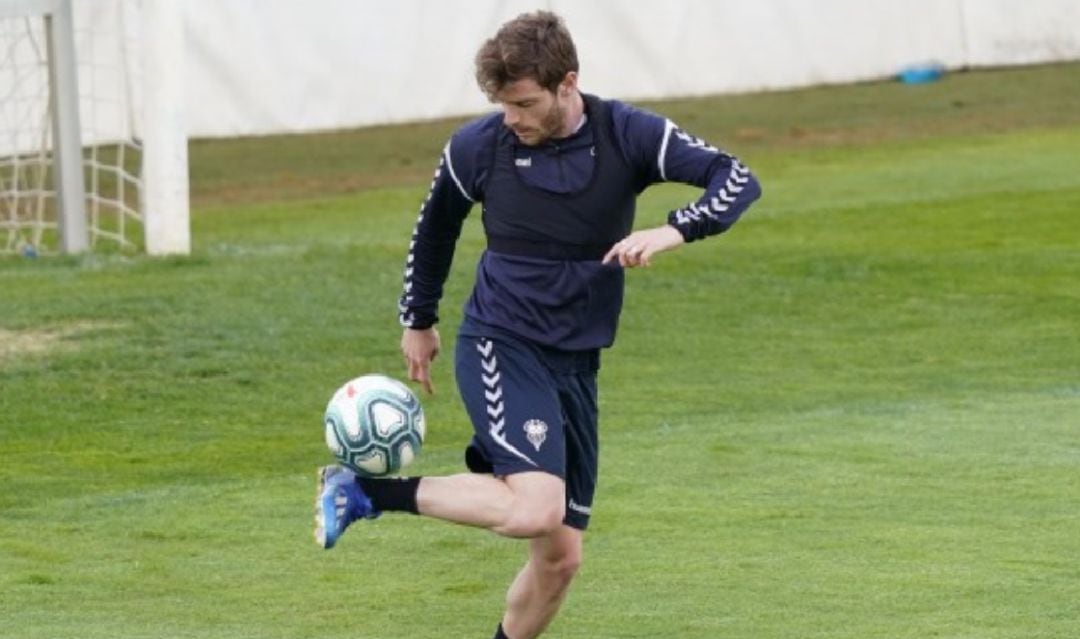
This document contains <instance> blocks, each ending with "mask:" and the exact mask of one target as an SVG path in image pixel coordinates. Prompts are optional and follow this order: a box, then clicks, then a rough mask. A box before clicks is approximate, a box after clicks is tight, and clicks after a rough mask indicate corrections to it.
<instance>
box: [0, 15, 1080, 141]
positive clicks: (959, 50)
mask: <svg viewBox="0 0 1080 639" xmlns="http://www.w3.org/2000/svg"><path fill="white" fill-rule="evenodd" d="M0 1H2V0H0ZM150 1H154V2H180V0H141V2H150ZM139 3H140V0H75V17H76V25H77V28H88V27H92V23H93V22H94V21H95V20H102V19H104V18H105V17H107V16H108V15H110V14H111V13H115V12H114V11H112V12H111V11H108V10H105V8H104V5H109V4H112V5H131V4H134V5H136V6H137V5H139ZM537 8H545V9H550V10H553V11H555V12H557V13H559V14H561V15H562V16H563V17H564V18H565V19H566V22H567V24H568V26H569V27H570V30H571V32H572V33H573V35H574V37H575V40H576V42H577V45H578V54H579V57H580V59H581V65H582V69H581V84H582V87H583V88H584V89H586V90H588V91H590V92H595V93H598V94H600V95H604V96H609V97H621V98H627V99H647V98H661V97H677V96H693V95H707V94H715V93H729V92H745V91H755V90H761V89H780V88H790V87H798V86H806V85H812V84H819V83H838V82H850V81H856V80H866V79H873V78H884V77H889V76H892V75H894V74H895V73H896V72H897V71H899V70H900V69H901V68H903V67H905V66H908V65H911V64H915V63H922V62H931V61H933V62H938V63H941V64H944V65H945V66H946V67H948V68H951V69H955V68H962V67H978V66H990V65H1012V64H1027V63H1034V62H1047V61H1056V60H1072V59H1080V0H1027V1H1026V2H1023V3H1018V2H1016V1H1015V0H906V1H904V2H900V1H897V0H817V1H814V2H810V1H807V0H755V1H754V2H746V1H744V0H738V1H737V0H666V1H660V2H658V1H657V0H587V1H586V0H546V1H544V0H541V1H535V0H534V1H532V2H528V1H525V0H456V1H455V0H396V1H394V2H389V1H387V0H305V1H304V2H297V1H285V0H183V2H182V6H181V9H180V10H181V12H182V15H183V24H178V25H177V28H178V29H180V28H182V29H183V30H184V34H185V36H186V49H187V60H186V71H185V78H184V80H185V84H186V88H187V98H186V109H187V119H188V125H189V135H190V136H191V137H207V136H234V135H253V134H267V133H281V132H299V131H312V130H326V129H337V128H348V127H356V126H363V125H371V124H380V123H388V122H400V121H408V120H417V119H430V118H438V117H444V116H450V115H462V114H468V113H477V112H481V111H484V110H487V109H489V108H491V107H490V105H489V104H488V103H487V102H486V100H485V99H484V98H483V96H482V95H481V94H480V92H479V91H478V90H477V88H476V85H475V82H474V81H473V69H472V60H473V55H474V54H475V51H476V49H477V48H478V47H479V45H480V44H481V42H482V41H483V40H484V39H485V38H486V37H489V36H490V35H491V34H493V33H494V31H495V30H496V29H497V27H498V26H499V25H500V24H501V23H503V22H504V21H505V20H507V19H509V18H512V17H513V16H515V15H517V14H519V13H522V12H525V11H531V10H534V9H537ZM136 10H137V9H136ZM109 28H113V29H115V27H114V26H110V27H109ZM1077 81H1080V78H1078V79H1077ZM0 88H2V87H0Z"/></svg>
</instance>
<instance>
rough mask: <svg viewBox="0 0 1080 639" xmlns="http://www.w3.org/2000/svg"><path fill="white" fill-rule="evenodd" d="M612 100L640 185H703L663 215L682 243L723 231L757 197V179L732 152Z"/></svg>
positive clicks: (666, 120)
mask: <svg viewBox="0 0 1080 639" xmlns="http://www.w3.org/2000/svg"><path fill="white" fill-rule="evenodd" d="M614 104H615V108H616V111H615V123H616V130H617V132H618V134H619V138H620V140H621V141H622V144H623V148H624V154H625V155H626V157H627V159H628V160H629V161H630V162H631V163H633V164H634V165H635V166H639V167H642V170H643V173H642V176H641V188H645V186H648V185H649V184H655V183H658V182H680V183H682V184H689V185H692V186H697V187H701V188H702V189H704V191H703V193H702V194H701V197H700V198H698V200H697V201H695V202H691V203H689V204H687V205H686V206H684V207H682V208H678V209H675V210H674V211H671V212H670V213H669V214H668V216H667V222H668V224H670V225H671V226H674V227H675V228H676V229H678V231H679V233H681V234H682V236H683V239H685V240H686V241H687V242H692V241H694V240H700V239H702V238H705V237H708V236H710V235H716V234H718V233H722V232H724V231H726V230H727V229H728V228H730V227H731V225H732V224H734V223H735V222H736V221H737V220H738V219H739V217H740V216H741V215H742V214H743V213H744V212H745V211H746V209H747V208H749V206H750V205H751V204H752V203H753V202H754V200H756V199H758V198H759V197H761V187H760V185H759V184H758V181H757V179H756V178H755V177H754V176H753V175H752V174H751V173H750V170H749V169H748V168H747V167H745V166H744V165H743V164H742V163H741V162H739V160H738V159H737V158H736V157H734V156H732V155H730V154H728V153H726V152H724V151H722V150H720V149H719V148H717V147H715V146H712V145H711V144H709V143H707V142H705V141H704V140H701V139H700V138H696V137H694V136H692V135H690V134H689V133H687V132H686V131H684V130H682V129H680V128H679V127H678V126H677V125H676V124H675V123H674V122H672V121H671V120H668V119H665V118H663V117H661V116H659V115H656V114H654V113H651V112H649V111H645V110H643V109H638V108H635V107H631V106H629V105H626V104H622V103H618V102H616V103H614Z"/></svg>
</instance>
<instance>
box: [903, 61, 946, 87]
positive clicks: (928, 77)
mask: <svg viewBox="0 0 1080 639" xmlns="http://www.w3.org/2000/svg"><path fill="white" fill-rule="evenodd" d="M944 74H945V67H943V66H942V65H940V64H916V65H912V66H910V67H906V68H905V69H903V70H902V71H900V75H899V77H900V81H901V82H903V83H904V84H926V83H927V82H935V81H937V80H940V79H941V76H942V75H944Z"/></svg>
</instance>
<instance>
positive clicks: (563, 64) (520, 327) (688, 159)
mask: <svg viewBox="0 0 1080 639" xmlns="http://www.w3.org/2000/svg"><path fill="white" fill-rule="evenodd" d="M476 79H477V81H478V83H479V85H480V88H481V89H482V90H483V91H484V92H485V93H486V94H487V96H488V97H489V98H490V99H491V100H492V101H493V102H494V103H496V104H498V105H499V106H500V107H501V111H500V112H497V113H494V114H491V115H487V116H484V117H480V118H478V119H476V120H473V121H472V122H470V123H468V124H466V125H464V126H463V127H461V128H460V129H459V130H457V131H456V132H455V133H454V134H453V136H452V137H451V138H450V140H449V142H448V143H447V145H446V147H445V148H444V150H443V152H442V156H441V158H440V163H439V168H438V170H437V171H436V173H435V179H434V181H433V182H432V185H431V192H430V194H429V195H428V197H427V199H426V200H425V201H424V204H423V206H422V208H421V211H420V217H419V219H418V221H417V224H416V229H415V231H414V233H413V236H412V242H411V243H410V245H409V253H408V259H407V262H406V267H405V283H404V293H403V294H402V296H401V300H400V320H401V323H402V325H403V326H404V327H405V329H404V334H403V336H402V339H401V350H402V352H403V353H404V356H405V360H406V362H407V365H408V375H409V378H410V379H412V380H413V381H416V382H419V383H420V384H421V385H422V386H423V387H424V389H425V390H427V391H428V392H429V393H430V392H431V376H430V367H431V363H432V360H434V359H435V357H436V355H438V354H439V352H440V348H441V344H440V337H439V333H438V331H437V330H436V328H435V324H436V322H437V321H438V304H439V300H440V298H441V296H442V292H443V284H444V282H445V281H446V278H447V275H448V273H449V269H450V263H451V259H452V258H453V254H454V247H455V245H456V242H457V239H458V236H459V234H460V232H461V227H462V223H463V221H464V220H465V217H466V215H467V214H468V213H469V211H470V210H471V209H472V207H473V205H474V204H475V203H477V202H479V203H481V205H482V210H483V218H482V219H483V226H484V232H485V235H486V237H487V250H486V251H485V252H484V253H483V255H482V256H481V258H480V262H479V265H478V266H477V271H476V283H475V286H474V288H473V291H472V295H471V297H470V298H469V299H468V301H467V303H466V305H465V317H464V320H463V322H462V324H461V327H460V329H459V331H458V336H457V343H456V348H455V372H456V377H457V383H458V387H459V391H460V393H461V396H462V398H463V400H464V403H465V407H466V409H467V411H468V413H469V417H470V418H471V420H472V423H473V429H474V435H473V437H472V441H471V442H470V443H469V445H468V447H467V448H466V451H465V462H466V465H467V467H468V468H469V470H470V471H471V472H469V473H462V474H458V475H451V476H444V477H432V476H425V477H410V478H405V479H368V478H362V477H357V476H356V475H354V474H353V473H352V472H350V471H348V470H346V469H343V468H341V467H338V466H330V467H326V468H323V469H321V471H320V486H319V495H318V498H317V499H316V530H315V537H316V541H317V542H318V543H319V544H320V545H322V546H323V547H325V548H330V547H331V546H333V545H334V544H335V543H336V542H337V541H338V539H339V538H340V537H341V535H342V534H343V533H344V532H345V529H346V527H348V526H349V525H350V524H352V523H353V522H355V521H357V520H360V519H373V518H375V517H378V516H379V515H380V514H381V513H383V512H387V511H397V512H411V513H418V514H421V515H425V516H429V517H435V518H438V519H443V520H446V521H450V522H456V523H459V524H466V525H470V526H477V527H480V528H486V529H488V530H491V531H493V532H495V533H498V534H500V535H505V536H508V537H517V538H522V539H527V540H528V543H529V558H528V561H527V562H526V564H525V567H524V568H523V569H522V570H521V572H520V573H519V574H518V575H517V578H516V579H514V581H513V583H512V584H511V585H510V589H509V593H508V595H507V600H506V610H505V612H504V614H503V617H502V621H501V623H500V624H499V626H498V629H497V631H496V634H495V637H496V639H507V638H509V639H531V638H533V637H537V636H539V635H540V633H541V632H543V630H544V629H545V628H546V627H547V625H548V623H549V622H550V621H551V619H552V618H553V617H554V616H555V614H556V612H557V611H558V609H559V606H560V604H561V603H562V601H563V599H564V597H565V596H566V593H567V590H568V589H569V586H570V582H571V580H572V579H573V577H574V574H575V572H576V571H577V569H578V566H579V565H580V564H581V560H582V537H583V534H584V532H585V530H586V528H587V526H588V524H589V517H590V514H591V513H592V508H593V494H594V491H595V488H596V479H597V390H596V379H597V371H598V369H599V366H600V350H601V349H603V348H606V347H608V346H611V344H612V343H613V341H614V339H615V329H616V324H617V323H618V319H619V312H620V309H621V307H622V300H623V278H624V271H625V269H627V268H634V267H639V266H648V265H650V264H651V263H652V261H653V260H654V258H655V257H656V255H657V254H659V253H662V252H664V251H668V250H671V249H674V248H676V247H678V246H681V245H682V244H683V243H685V242H692V241H694V240H700V239H703V238H706V237H708V236H711V235H716V234H718V233H721V232H723V231H725V230H727V229H728V228H729V227H730V226H731V225H732V224H734V223H735V221H736V220H738V219H739V216H740V215H741V214H742V213H743V212H744V211H745V210H746V209H747V207H749V206H750V204H751V203H752V202H753V201H754V200H755V199H757V198H758V197H759V196H760V194H761V190H760V188H759V186H758V183H757V181H756V180H755V178H754V176H753V175H751V173H750V172H749V170H748V169H747V168H746V167H745V166H743V165H742V164H741V163H740V162H739V161H738V160H737V159H736V158H734V157H733V156H731V155H729V154H727V153H725V152H723V151H721V150H719V149H718V148H716V147H714V146H711V145H709V144H708V143H706V142H704V141H702V140H701V139H698V138H695V137H693V136H691V135H689V134H688V133H686V132H685V131H683V130H682V129H680V128H679V127H678V126H677V125H676V124H675V123H673V122H672V121H670V120H668V119H665V118H663V117H661V116H658V115H655V114H653V113H650V112H648V111H645V110H641V109H638V108H635V107H632V106H630V105H628V104H625V103H623V102H619V101H616V100H603V99H600V98H598V97H595V96H592V95H589V94H586V93H582V92H581V91H580V90H579V88H578V61H577V53H576V50H575V47H574V43H573V40H572V39H571V37H570V34H569V32H568V31H567V29H566V27H565V25H564V23H563V21H562V20H561V19H560V18H559V17H558V16H556V15H554V14H552V13H549V12H545V11H537V12H535V13H528V14H523V15H520V16H518V17H517V18H515V19H514V20H511V21H510V22H508V23H506V24H505V25H503V26H502V27H501V28H500V30H499V31H498V33H497V34H496V35H495V37H493V38H491V39H490V40H488V41H487V42H485V43H484V45H483V46H482V47H481V48H480V50H479V52H478V53H477V56H476ZM665 181H674V182H682V183H686V184H691V185H695V186H698V187H701V188H702V189H704V192H703V194H702V196H701V197H700V199H698V200H697V201H696V202H693V203H691V204H689V205H687V206H685V207H683V208H679V209H676V210H674V211H672V212H670V213H669V214H668V216H667V221H666V224H663V225H661V226H658V227H655V228H649V229H644V230H638V231H633V230H632V225H633V220H634V206H635V200H636V198H637V195H638V194H639V193H641V192H642V190H644V189H645V188H646V187H648V186H649V185H651V184H656V183H659V182H665Z"/></svg>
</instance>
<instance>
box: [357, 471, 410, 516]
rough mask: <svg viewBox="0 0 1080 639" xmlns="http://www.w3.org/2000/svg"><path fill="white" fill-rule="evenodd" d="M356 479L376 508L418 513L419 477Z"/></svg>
mask: <svg viewBox="0 0 1080 639" xmlns="http://www.w3.org/2000/svg"><path fill="white" fill-rule="evenodd" d="M356 481H357V482H359V484H360V490H363V491H364V494H366V495H367V496H368V499H370V500H371V505H372V506H374V507H375V510H380V511H382V510H386V511H390V512H406V513H412V514H414V515H415V514H417V512H418V511H417V510H416V489H417V487H419V486H420V478H419V477H392V478H388V479H372V478H370V477H357V478H356Z"/></svg>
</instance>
